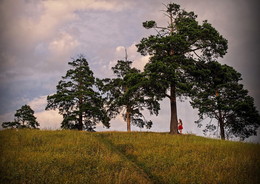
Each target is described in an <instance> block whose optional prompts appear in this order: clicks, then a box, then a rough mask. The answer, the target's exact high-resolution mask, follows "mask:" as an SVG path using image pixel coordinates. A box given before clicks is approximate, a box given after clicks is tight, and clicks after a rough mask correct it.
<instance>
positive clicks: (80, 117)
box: [78, 112, 83, 130]
mask: <svg viewBox="0 0 260 184" xmlns="http://www.w3.org/2000/svg"><path fill="white" fill-rule="evenodd" d="M82 119H83V118H82V113H81V112H80V114H79V125H78V130H83V121H82Z"/></svg>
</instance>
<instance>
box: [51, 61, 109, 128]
mask: <svg viewBox="0 0 260 184" xmlns="http://www.w3.org/2000/svg"><path fill="white" fill-rule="evenodd" d="M69 65H70V66H71V67H72V69H70V70H68V71H67V73H66V75H65V76H64V77H62V80H61V81H59V83H58V85H57V87H56V88H57V92H56V93H55V94H53V95H50V96H48V97H47V101H48V104H47V107H46V110H50V109H58V110H59V113H60V114H61V115H62V116H63V121H62V126H61V127H62V128H64V129H78V130H83V129H84V130H88V131H94V129H95V125H96V124H97V123H99V122H102V123H103V125H104V126H105V127H107V128H108V127H109V120H110V119H109V118H108V116H107V114H106V110H105V108H104V100H103V98H102V96H101V94H100V93H99V92H98V90H97V88H98V87H97V79H96V78H95V77H94V76H93V72H92V71H91V70H90V68H89V65H88V62H87V60H86V59H85V58H84V57H83V56H80V57H79V58H78V59H74V60H73V61H72V62H69Z"/></svg>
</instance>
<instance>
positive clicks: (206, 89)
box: [191, 61, 260, 140]
mask: <svg viewBox="0 0 260 184" xmlns="http://www.w3.org/2000/svg"><path fill="white" fill-rule="evenodd" d="M196 71H200V72H199V75H197V76H198V78H197V82H198V84H197V85H196V86H195V87H194V88H193V90H192V92H193V95H192V98H191V100H192V101H191V105H192V106H193V108H197V109H198V110H199V116H200V119H199V120H198V121H197V123H198V125H199V126H201V125H202V124H201V121H202V120H203V119H204V118H205V117H209V118H211V119H212V118H214V119H217V120H218V126H219V128H220V137H221V139H225V138H226V134H229V135H233V136H235V137H240V138H241V139H242V140H243V139H245V138H248V137H249V136H251V135H256V130H257V128H258V127H259V126H260V115H259V113H258V111H257V110H256V107H255V105H254V99H253V98H252V97H250V96H249V95H248V91H247V90H245V89H244V87H243V85H242V84H239V81H240V80H242V78H241V74H240V73H238V72H237V71H236V70H235V69H233V68H232V67H230V66H228V65H221V64H220V63H218V62H216V61H214V62H213V61H212V62H208V63H205V64H204V65H200V66H199V68H198V70H196ZM216 128H217V127H216V126H215V125H214V124H207V125H206V129H205V131H213V130H216Z"/></svg>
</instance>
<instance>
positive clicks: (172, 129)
mask: <svg viewBox="0 0 260 184" xmlns="http://www.w3.org/2000/svg"><path fill="white" fill-rule="evenodd" d="M170 90H171V94H170V104H171V121H170V134H178V120H177V119H178V118H177V104H176V92H175V85H172V86H171V89H170Z"/></svg>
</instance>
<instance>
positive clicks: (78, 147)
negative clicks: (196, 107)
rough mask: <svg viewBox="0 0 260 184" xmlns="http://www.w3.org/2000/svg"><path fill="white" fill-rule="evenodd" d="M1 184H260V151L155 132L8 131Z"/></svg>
mask: <svg viewBox="0 0 260 184" xmlns="http://www.w3.org/2000/svg"><path fill="white" fill-rule="evenodd" d="M0 183H3V184H4V183H8V184H9V183H12V184H13V183H14V184H15V183H19V184H21V183H26V184H34V183H35V184H36V183H37V184H38V183H53V184H55V183H62V184H63V183H68V184H69V183H71V184H72V183H73V184H74V183H77V184H78V183H79V184H81V183H87V184H88V183H90V184H91V183H93V184H94V183H95V184H96V183H97V184H99V183H100V184H131V183H135V184H139V183H144V184H146V183H158V184H164V183H165V184H168V183H170V184H171V183H172V184H175V183H176V184H177V183H178V184H182V183H189V184H191V183H194V184H195V183H198V184H199V183H208V184H219V183H221V184H224V183H230V184H236V183H238V184H239V183H241V184H247V183H248V184H254V183H255V184H257V183H260V145H259V144H251V143H242V142H231V141H222V140H215V139H209V138H204V137H198V136H195V135H174V136H173V135H169V134H167V133H152V132H131V133H128V132H95V133H89V132H84V131H68V130H67V131H65V130H62V131H47V130H46V131H44V130H19V131H16V130H3V131H0Z"/></svg>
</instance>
